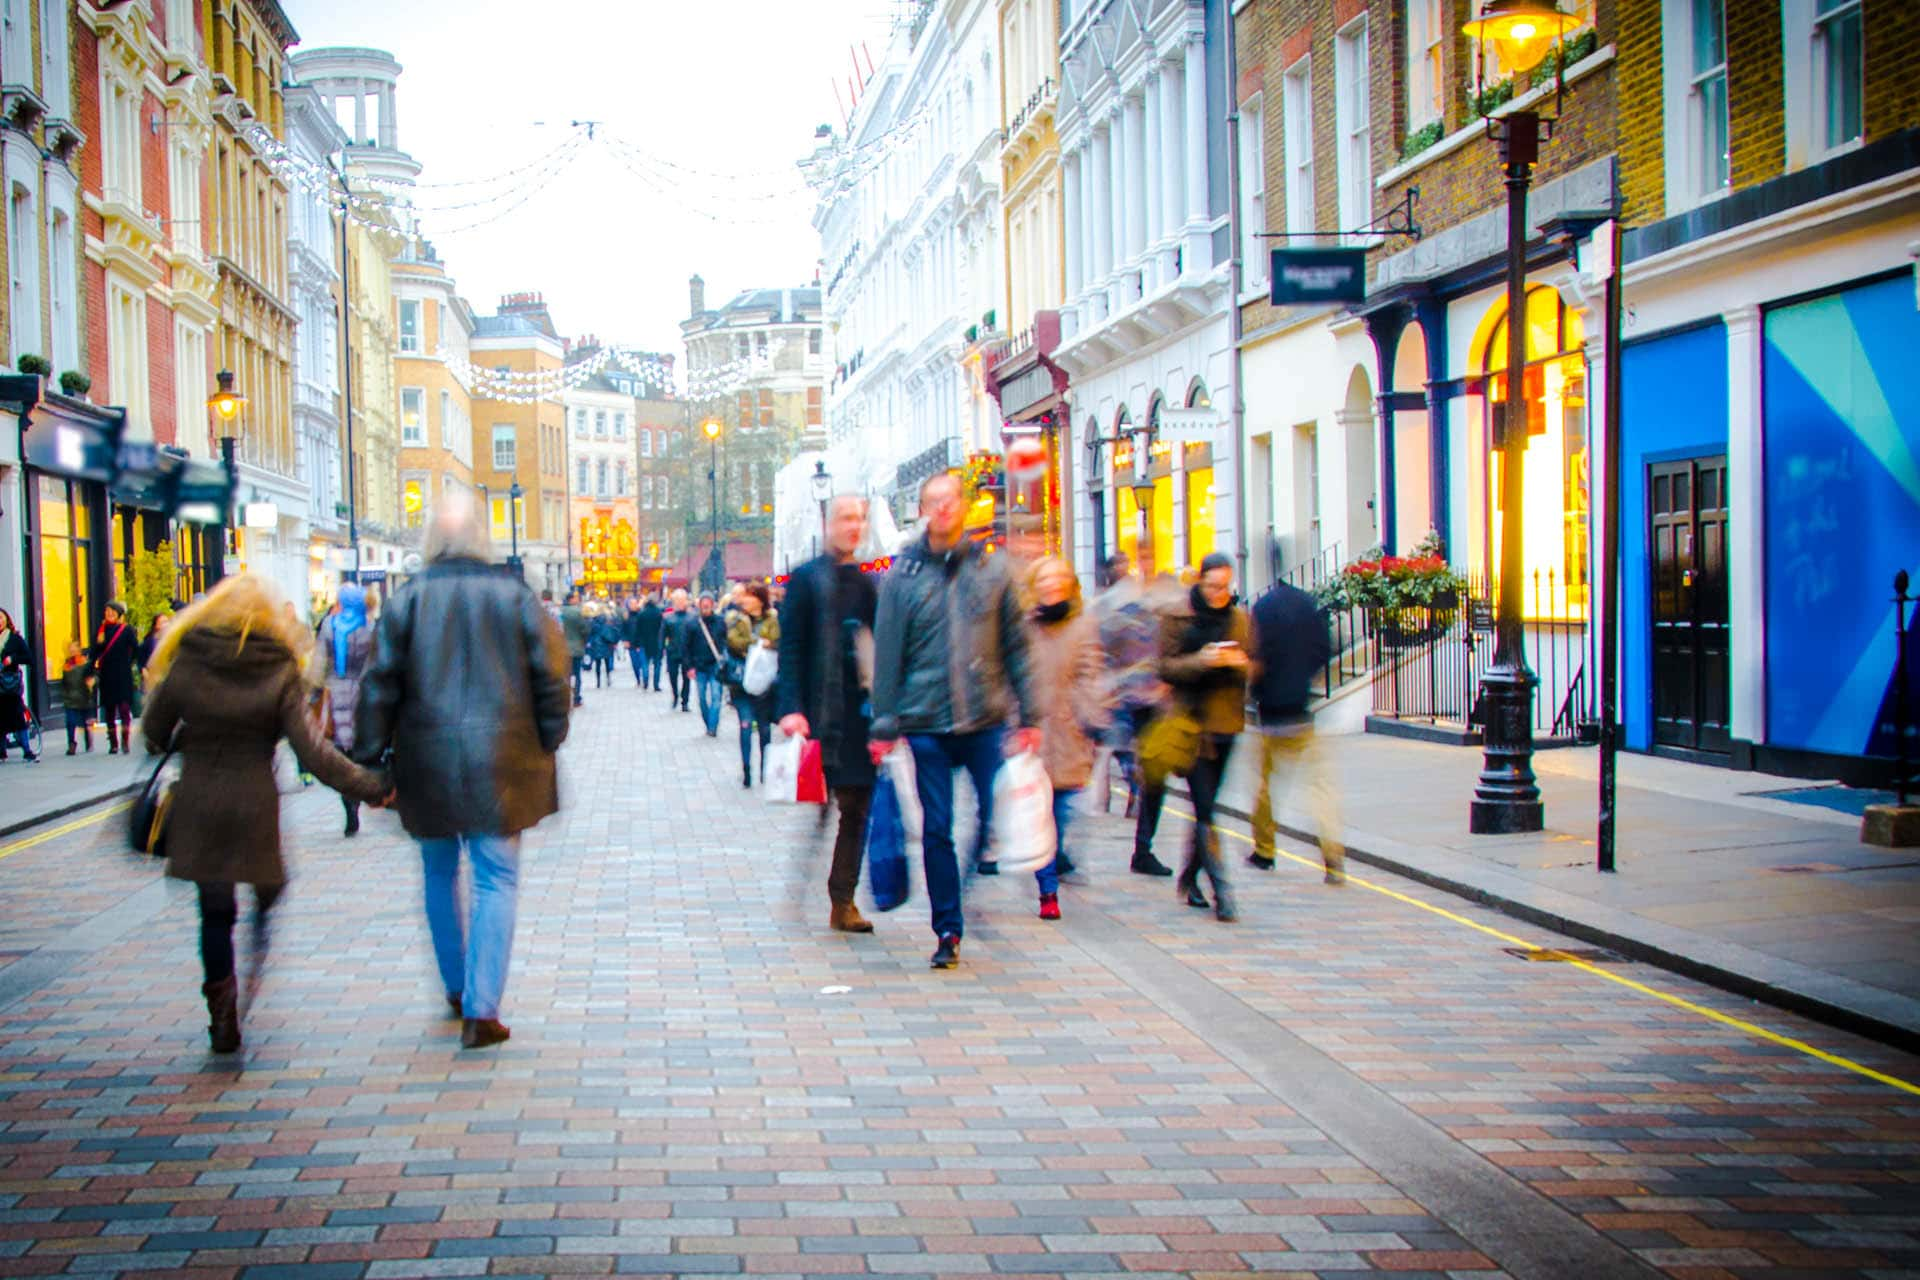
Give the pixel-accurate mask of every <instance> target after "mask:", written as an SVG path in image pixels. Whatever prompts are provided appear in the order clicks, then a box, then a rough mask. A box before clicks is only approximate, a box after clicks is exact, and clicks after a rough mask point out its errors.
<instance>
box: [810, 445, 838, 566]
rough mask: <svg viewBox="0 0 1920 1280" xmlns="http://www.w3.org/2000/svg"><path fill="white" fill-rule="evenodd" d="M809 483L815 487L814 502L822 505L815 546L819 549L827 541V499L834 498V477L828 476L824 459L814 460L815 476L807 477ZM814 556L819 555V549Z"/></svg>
mask: <svg viewBox="0 0 1920 1280" xmlns="http://www.w3.org/2000/svg"><path fill="white" fill-rule="evenodd" d="M807 483H809V484H811V485H812V486H813V500H814V501H815V502H817V503H819V504H820V537H819V539H818V540H817V542H816V544H815V545H816V548H817V547H818V546H819V545H821V544H824V543H825V542H826V540H827V499H829V498H831V497H832V496H833V477H832V476H830V475H828V474H827V463H826V460H825V459H824V458H815V459H814V461H813V474H812V475H810V476H808V477H807ZM814 554H816V555H818V554H819V552H818V550H817V549H816V551H815V553H814Z"/></svg>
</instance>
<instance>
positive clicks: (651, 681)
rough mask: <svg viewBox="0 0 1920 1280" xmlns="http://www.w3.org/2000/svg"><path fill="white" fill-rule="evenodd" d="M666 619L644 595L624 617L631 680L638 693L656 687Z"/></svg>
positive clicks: (649, 596) (657, 604)
mask: <svg viewBox="0 0 1920 1280" xmlns="http://www.w3.org/2000/svg"><path fill="white" fill-rule="evenodd" d="M665 631H666V615H664V614H663V613H661V612H660V605H659V603H658V602H657V601H655V599H654V598H653V593H652V592H648V593H647V598H646V599H645V600H644V601H642V602H641V604H640V607H639V608H638V609H635V610H633V611H632V612H630V613H628V614H627V626H626V633H627V634H626V641H627V656H628V657H629V658H631V659H632V660H633V678H634V680H635V682H637V683H638V684H639V686H640V687H641V688H642V689H645V688H648V687H649V686H651V687H652V688H654V689H658V688H659V687H660V648H661V644H662V642H663V637H664V634H665Z"/></svg>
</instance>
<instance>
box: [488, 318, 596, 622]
mask: <svg viewBox="0 0 1920 1280" xmlns="http://www.w3.org/2000/svg"><path fill="white" fill-rule="evenodd" d="M472 351H473V356H472V359H473V363H474V364H475V365H477V366H479V367H481V368H484V369H492V370H493V371H494V372H496V373H499V374H505V375H512V374H519V375H522V376H523V377H526V376H529V375H538V376H543V377H552V376H554V375H556V374H558V372H559V370H560V367H561V365H562V364H563V363H565V360H566V344H565V343H563V342H562V341H561V339H560V335H559V331H558V330H556V329H555V328H554V325H553V317H552V315H551V314H549V312H548V311H547V304H546V300H545V299H544V298H542V297H541V295H540V294H538V293H535V292H525V293H510V294H508V295H506V296H505V297H504V298H502V299H501V300H500V309H499V311H498V313H497V314H495V315H491V316H476V317H475V318H474V322H473V339H472ZM473 464H474V468H473V469H474V482H475V484H477V485H478V486H480V487H481V488H482V489H484V490H485V491H486V495H487V504H488V511H489V514H490V517H491V521H492V531H493V542H494V547H495V548H496V549H499V548H505V549H506V550H507V553H508V555H516V554H517V555H518V557H519V559H520V563H521V566H522V573H523V576H525V578H526V580H527V582H528V584H529V585H531V586H532V587H534V588H535V589H536V590H544V591H552V592H553V593H554V595H555V597H556V598H557V597H559V596H560V595H562V594H564V593H565V591H566V589H567V587H568V586H569V585H570V584H571V583H572V581H573V576H574V572H575V571H576V570H577V568H578V562H577V560H576V559H575V556H574V548H573V540H572V536H571V529H570V527H569V522H568V515H567V420H566V413H565V410H564V409H563V408H562V407H561V404H560V401H559V399H558V398H557V397H554V396H546V397H541V398H534V397H532V396H527V397H514V398H513V399H483V398H479V397H476V398H475V399H474V402H473ZM516 484H518V485H519V486H520V495H521V496H520V499H519V501H518V502H517V503H515V502H514V501H512V500H511V494H512V491H513V486H514V485H516Z"/></svg>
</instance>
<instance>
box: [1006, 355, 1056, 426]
mask: <svg viewBox="0 0 1920 1280" xmlns="http://www.w3.org/2000/svg"><path fill="white" fill-rule="evenodd" d="M1052 394H1053V370H1051V369H1049V368H1048V367H1047V366H1046V365H1043V364H1036V365H1034V366H1033V368H1031V369H1028V370H1027V371H1026V372H1025V373H1019V374H1015V375H1014V376H1013V377H1011V378H1009V379H1007V380H1006V381H1005V382H1002V383H1001V384H1000V407H1001V409H1002V410H1003V411H1004V412H1005V413H1006V415H1007V416H1008V417H1013V416H1015V415H1016V414H1018V413H1020V412H1021V411H1022V410H1023V409H1027V408H1029V407H1031V406H1032V405H1035V404H1038V403H1039V402H1040V401H1042V400H1045V399H1046V398H1047V397H1048V396H1051V395H1052Z"/></svg>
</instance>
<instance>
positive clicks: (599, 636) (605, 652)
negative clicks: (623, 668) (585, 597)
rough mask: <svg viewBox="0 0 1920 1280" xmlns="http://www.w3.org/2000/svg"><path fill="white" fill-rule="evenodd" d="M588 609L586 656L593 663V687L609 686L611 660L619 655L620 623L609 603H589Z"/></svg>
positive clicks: (611, 672) (611, 677)
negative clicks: (588, 623) (588, 622)
mask: <svg viewBox="0 0 1920 1280" xmlns="http://www.w3.org/2000/svg"><path fill="white" fill-rule="evenodd" d="M589 610H590V612H589V615H588V617H589V620H590V624H591V625H590V626H589V628H588V632H587V657H588V659H589V660H590V661H591V662H592V663H593V687H594V688H596V689H599V688H602V687H606V688H611V687H612V686H613V662H614V659H615V658H617V657H618V656H619V655H620V623H619V622H618V621H617V620H616V619H615V618H614V616H613V606H612V605H610V604H605V603H601V604H596V605H590V606H589ZM603 681H604V685H603Z"/></svg>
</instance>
